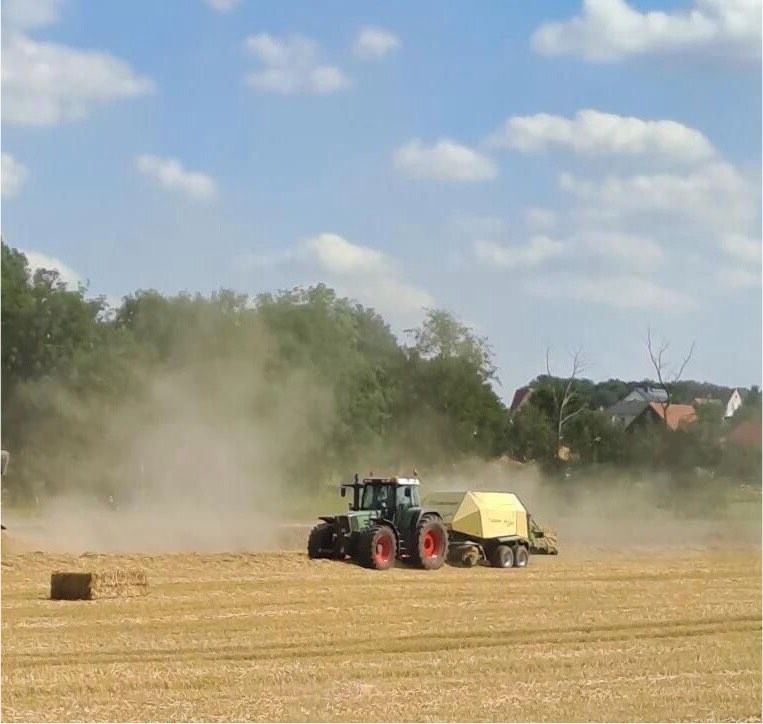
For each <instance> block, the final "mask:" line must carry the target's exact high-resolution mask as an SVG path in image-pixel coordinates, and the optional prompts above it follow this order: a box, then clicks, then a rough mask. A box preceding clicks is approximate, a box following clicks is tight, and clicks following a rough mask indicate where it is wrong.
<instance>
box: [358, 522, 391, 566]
mask: <svg viewBox="0 0 763 724" xmlns="http://www.w3.org/2000/svg"><path fill="white" fill-rule="evenodd" d="M396 557H397V538H396V537H395V532H394V531H393V530H392V528H390V527H389V526H388V525H374V526H371V527H370V528H369V529H368V530H365V531H363V532H362V533H361V534H360V538H359V540H358V550H357V553H356V555H355V559H356V560H357V562H358V563H360V565H361V566H363V567H364V568H372V569H374V570H376V571H386V570H387V569H388V568H392V566H394V565H395V558H396Z"/></svg>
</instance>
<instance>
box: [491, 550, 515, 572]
mask: <svg viewBox="0 0 763 724" xmlns="http://www.w3.org/2000/svg"><path fill="white" fill-rule="evenodd" d="M490 563H491V565H492V566H493V567H494V568H511V567H512V566H513V565H514V551H513V550H512V548H511V546H507V545H499V546H497V547H496V549H495V550H494V551H493V553H492V555H491V556H490Z"/></svg>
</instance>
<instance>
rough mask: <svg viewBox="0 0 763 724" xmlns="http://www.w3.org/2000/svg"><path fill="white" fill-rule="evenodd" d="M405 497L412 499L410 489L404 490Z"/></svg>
mask: <svg viewBox="0 0 763 724" xmlns="http://www.w3.org/2000/svg"><path fill="white" fill-rule="evenodd" d="M403 495H404V496H405V497H406V498H410V497H411V489H410V488H405V489H404V490H403Z"/></svg>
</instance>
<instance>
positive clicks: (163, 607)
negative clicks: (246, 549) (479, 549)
mask: <svg viewBox="0 0 763 724" xmlns="http://www.w3.org/2000/svg"><path fill="white" fill-rule="evenodd" d="M115 567H116V568H134V567H139V568H142V569H144V570H145V571H146V573H147V574H148V578H149V580H150V582H151V589H150V592H149V594H148V595H147V596H143V597H139V598H126V599H107V600H101V601H76V602H74V601H51V600H48V595H49V589H48V586H49V581H50V571H51V570H90V569H93V570H95V569H102V568H115ZM2 573H3V577H2V594H3V597H2V613H3V618H2V634H3V637H2V684H3V686H2V705H3V711H2V718H3V721H19V720H27V721H30V720H31V721H91V720H107V721H125V720H142V721H149V720H159V721H174V720H203V721H214V720H223V721H240V720H265V721H279V720H289V721H332V720H344V721H416V720H418V721H427V720H439V721H447V720H451V721H453V720H456V721H458V720H461V721H517V720H518V721H544V720H546V721H548V720H551V721H581V720H582V721H586V720H588V721H655V720H656V721H679V720H684V721H686V720H690V721H705V720H715V721H723V720H737V721H738V720H758V721H759V720H760V718H761V559H760V548H758V547H750V548H749V549H742V550H736V551H734V552H729V551H728V549H721V550H702V549H672V550H662V551H653V550H646V549H642V550H633V551H623V552H618V553H604V552H601V551H585V550H578V551H575V552H570V553H569V554H564V555H561V556H559V557H551V558H544V557H534V558H533V559H532V561H531V566H530V568H528V569H526V570H523V571H521V570H510V571H503V570H494V569H489V568H476V569H471V570H461V569H454V568H444V569H442V570H440V571H437V572H422V571H417V570H410V569H405V568H396V569H394V570H392V571H389V572H385V573H377V572H371V571H366V570H363V569H360V568H357V567H355V566H353V565H349V564H342V563H335V562H329V561H314V562H311V561H308V560H307V559H306V557H305V556H304V555H302V554H299V553H273V554H267V553H260V554H216V555H189V554H178V555H109V556H94V555H85V556H66V555H50V554H44V553H26V554H21V555H18V554H17V555H4V558H3V568H2Z"/></svg>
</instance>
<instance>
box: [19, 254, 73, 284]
mask: <svg viewBox="0 0 763 724" xmlns="http://www.w3.org/2000/svg"><path fill="white" fill-rule="evenodd" d="M20 251H21V252H22V253H23V254H24V256H26V258H27V262H28V263H29V271H30V273H31V274H34V273H35V271H36V270H37V269H48V270H52V269H54V270H55V271H57V272H58V274H59V276H60V278H61V281H62V282H64V284H66V287H67V288H68V289H70V290H72V291H75V290H76V289H77V288H78V287H79V285H80V284H84V283H85V280H84V279H83V278H82V275H81V274H79V273H77V272H76V271H74V269H72V268H71V267H70V266H67V265H66V264H64V263H63V262H62V261H61V260H60V259H56V257H53V256H48V255H47V254H43V253H42V252H39V251H27V250H26V249H20Z"/></svg>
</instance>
